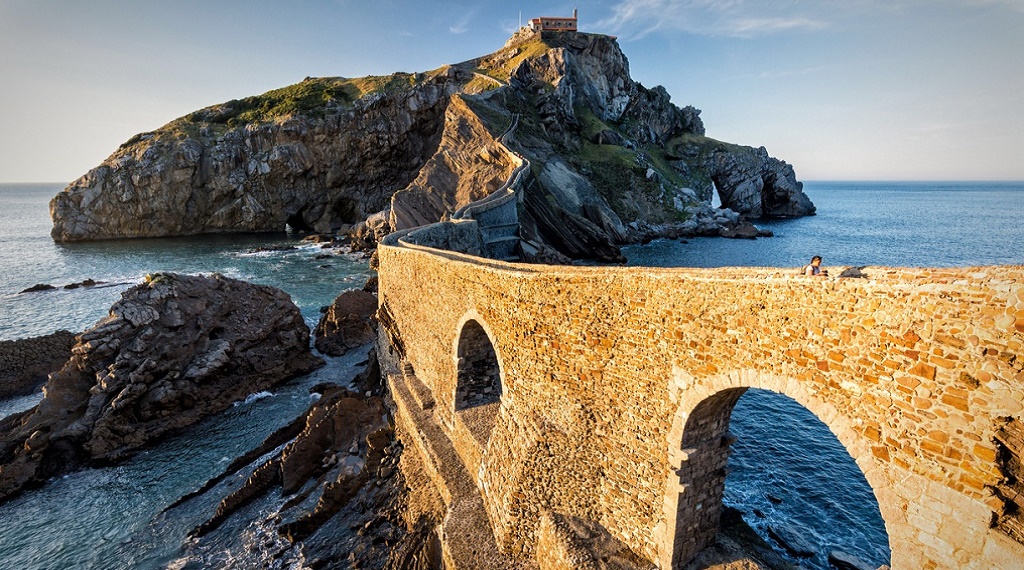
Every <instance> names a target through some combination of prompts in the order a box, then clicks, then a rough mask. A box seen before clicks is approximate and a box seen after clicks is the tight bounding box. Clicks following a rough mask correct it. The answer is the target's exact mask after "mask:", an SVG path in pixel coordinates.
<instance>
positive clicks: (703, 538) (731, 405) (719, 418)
mask: <svg viewBox="0 0 1024 570" xmlns="http://www.w3.org/2000/svg"><path fill="white" fill-rule="evenodd" d="M682 450H683V456H684V460H683V462H682V466H681V469H680V470H679V471H678V473H679V475H680V483H681V484H682V485H683V492H682V493H681V494H680V497H679V503H678V511H677V521H676V536H675V540H674V550H673V567H674V568H675V567H681V565H682V564H685V563H687V562H689V561H690V560H691V559H692V558H693V556H694V555H695V554H696V553H697V552H699V551H700V550H701V549H702V548H704V547H706V546H709V545H711V544H713V543H714V541H715V536H716V535H717V532H718V529H719V526H718V525H719V520H720V519H721V516H722V513H723V512H724V509H725V507H726V506H727V507H731V508H733V509H736V510H738V511H740V513H741V514H742V517H743V520H744V522H745V523H746V524H748V525H749V526H751V527H753V528H754V529H755V531H757V532H758V534H759V535H761V536H762V538H764V539H765V541H766V542H767V543H768V544H770V545H771V546H772V547H773V548H774V549H775V550H776V551H777V552H778V553H779V554H781V555H784V556H786V557H789V558H790V560H791V562H794V563H797V564H799V565H800V566H801V567H806V568H814V569H828V568H831V566H830V560H829V557H830V554H832V553H834V552H842V553H846V555H853V556H854V557H856V558H858V559H860V560H861V561H863V562H864V563H866V564H867V565H869V566H870V567H872V568H876V567H879V566H881V565H883V564H889V561H890V556H891V552H890V549H889V539H888V534H887V532H886V528H885V523H884V521H883V520H882V515H881V513H880V509H879V504H878V501H877V500H876V498H875V494H874V491H873V490H872V487H871V485H870V484H869V483H868V481H867V479H866V478H865V477H864V474H863V472H862V471H861V470H860V467H858V466H857V464H856V462H855V461H854V460H853V457H852V456H851V455H850V453H849V451H848V450H847V447H846V446H844V444H843V443H842V442H840V441H839V439H838V438H837V437H836V435H835V434H833V433H832V431H831V430H830V428H829V427H828V426H827V425H826V424H825V423H823V422H822V421H821V420H819V419H818V418H817V416H815V414H814V413H812V412H811V411H810V410H808V409H807V408H805V407H804V406H803V405H801V404H800V403H798V402H797V401H796V400H794V399H792V398H790V397H788V396H786V395H784V394H780V393H777V392H773V391H769V390H763V389H756V388H744V387H739V388H728V389H725V390H722V391H719V392H717V393H714V394H712V395H710V396H708V397H707V398H705V399H704V400H703V401H701V402H700V403H699V404H697V406H696V407H694V408H693V410H692V411H691V412H690V414H689V415H688V417H687V418H686V423H685V427H684V429H683V437H682Z"/></svg>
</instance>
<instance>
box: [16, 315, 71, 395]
mask: <svg viewBox="0 0 1024 570" xmlns="http://www.w3.org/2000/svg"><path fill="white" fill-rule="evenodd" d="M74 344H75V333H73V332H70V331H57V332H55V333H51V334H48V335H43V336H37V337H32V338H23V339H18V340H0V399H3V398H13V397H15V396H25V395H28V394H31V393H32V392H35V391H36V390H38V389H39V387H40V386H42V385H43V384H44V383H46V377H47V375H49V373H50V372H54V371H56V370H60V368H61V367H62V366H63V365H64V363H65V362H67V361H68V358H70V357H71V347H72V346H73V345H74Z"/></svg>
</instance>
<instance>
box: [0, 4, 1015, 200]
mask: <svg viewBox="0 0 1024 570" xmlns="http://www.w3.org/2000/svg"><path fill="white" fill-rule="evenodd" d="M575 6H578V8H579V18H580V29H581V31H588V32H598V33H605V34H612V35H615V36H617V37H618V39H619V44H620V46H621V48H622V50H623V51H624V52H625V54H626V56H627V57H628V58H629V62H630V69H631V72H632V76H633V79H635V80H637V81H639V82H640V83H642V84H643V85H645V86H647V87H653V86H655V85H663V86H665V88H666V89H667V90H668V92H669V93H670V94H671V96H672V101H673V102H674V103H675V104H677V105H679V106H684V105H693V106H694V107H697V108H698V109H701V110H702V114H701V117H702V118H703V120H704V124H705V127H706V129H707V135H708V136H710V137H713V138H716V139H719V140H724V141H728V142H734V143H739V144H745V145H751V146H765V147H766V148H767V149H768V152H769V153H770V154H771V155H772V156H776V157H778V158H781V159H783V160H785V161H787V162H789V163H790V164H792V165H793V166H794V168H795V169H796V173H797V176H798V178H799V179H801V180H1024V0H891V1H881V0H846V1H843V2H840V1H834V0H814V1H804V0H601V1H599V0H594V1H584V0H580V1H579V2H572V1H566V2H563V1H557V0H556V1H549V2H536V1H522V2H510V1H508V0H500V1H498V0H493V1H492V0H465V1H463V0H449V1H437V2H425V1H422V0H421V1H411V0H410V1H406V0H374V1H372V2H366V1H363V0H319V1H314V0H292V1H289V2H283V1H278V2H270V1H263V0H245V1H240V0H203V1H195V0H175V1H173V2H172V1H159V2H157V1H142V0H92V1H88V2H86V1H82V0H0V81H2V83H0V85H2V87H0V182H70V181H72V180H74V179H75V178H78V177H79V176H81V175H83V174H85V173H86V172H87V171H88V170H89V169H91V168H93V167H95V166H97V165H99V164H100V163H101V162H102V161H103V160H104V159H105V158H106V157H107V156H109V155H110V154H111V153H112V152H114V151H115V150H116V149H117V147H118V146H119V145H120V144H121V143H123V142H124V141H126V140H128V139H129V138H131V137H132V136H133V135H134V134H136V133H139V132H145V131H150V130H153V129H156V128H158V127H160V126H162V125H164V124H166V123H168V122H170V121H171V120H173V119H175V118H177V117H180V116H183V115H185V114H188V113H189V112H191V111H194V110H196V109H200V108H203V107H206V106H209V105H212V104H215V103H221V102H224V101H228V100H231V99H237V98H241V97H246V96H249V95H257V94H260V93H263V92H266V91H269V90H271V89H275V88H278V87H283V86H285V85H290V84H292V83H296V82H298V81H301V80H302V79H303V78H305V77H307V76H311V77H320V76H343V77H359V76H363V75H387V74H390V73H393V72H396V71H409V72H414V71H426V70H430V69H435V68H437V67H440V66H442V65H444V64H446V63H457V62H460V61H465V60H467V59H472V58H474V57H477V56H481V55H485V54H488V53H491V52H493V51H496V50H497V49H499V48H500V47H501V46H502V44H503V43H504V42H505V40H506V39H507V38H508V36H510V35H511V34H512V33H513V32H514V31H515V30H516V29H517V28H518V25H519V22H520V17H522V21H524V22H525V21H527V20H529V18H531V17H536V16H541V15H544V16H559V15H569V14H571V12H572V9H573V7H575Z"/></svg>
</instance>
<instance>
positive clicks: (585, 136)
mask: <svg viewBox="0 0 1024 570" xmlns="http://www.w3.org/2000/svg"><path fill="white" fill-rule="evenodd" d="M514 123H515V124H516V128H515V132H514V133H513V134H514V136H511V137H506V138H505V139H504V143H505V144H506V145H507V146H508V147H509V148H510V149H511V150H513V151H514V152H516V153H518V154H520V155H521V156H523V157H525V158H527V159H529V161H530V163H531V172H530V173H529V174H530V176H529V179H528V180H527V182H526V192H525V195H524V198H523V201H522V204H521V207H520V218H521V220H522V222H523V224H522V225H523V234H524V235H523V237H524V238H526V239H531V240H534V241H535V242H537V243H541V244H546V245H548V246H550V247H552V248H553V249H555V250H557V251H559V252H561V253H563V254H565V255H568V256H570V257H574V258H596V259H605V260H611V259H617V258H618V256H619V254H618V249H617V247H616V246H617V245H619V244H624V243H631V242H637V241H641V240H646V239H650V238H652V237H656V236H661V235H671V236H677V235H694V234H708V235H712V234H717V233H718V232H719V231H720V230H721V229H722V228H726V227H734V226H736V225H737V223H740V222H741V221H742V220H741V217H749V218H761V217H788V216H801V215H809V214H813V213H814V206H813V205H812V204H811V202H810V200H808V198H807V196H806V195H804V194H803V192H802V185H801V183H800V182H798V181H797V180H796V177H795V174H794V172H793V169H792V167H791V166H790V165H788V164H787V163H785V162H783V161H781V160H778V159H776V158H772V157H770V156H769V155H768V153H767V151H766V150H765V149H764V148H763V147H762V148H757V149H755V148H752V147H744V146H739V145H733V144H728V143H724V142H721V141H717V140H714V139H712V138H709V137H707V136H706V134H705V128H704V125H703V122H702V121H701V119H700V111H699V110H697V109H695V108H693V107H690V106H686V107H682V108H680V107H677V106H676V105H674V104H673V103H672V102H671V100H670V97H669V94H668V93H667V92H666V91H665V89H664V88H662V87H654V88H650V89H649V88H646V87H644V86H643V85H641V84H639V83H638V82H635V81H633V80H632V79H631V77H630V74H629V63H628V60H627V59H626V56H625V55H624V54H623V53H622V51H621V49H620V48H619V45H618V43H617V41H616V40H615V39H614V38H612V37H610V36H604V35H598V34H584V33H576V32H562V33H548V32H544V33H541V32H532V31H529V30H525V29H524V30H520V31H519V32H517V33H516V34H515V35H513V36H512V37H511V38H510V39H509V40H508V42H506V44H505V45H504V46H503V47H502V48H501V49H500V50H498V51H496V52H494V53H492V54H489V55H487V56H483V57H480V58H476V59H472V60H469V61H466V62H462V63H458V64H454V65H449V66H444V67H442V68H440V69H437V70H433V71H429V72H422V73H396V74H393V75H390V76H383V77H364V78H357V79H350V78H341V77H334V78H307V79H305V80H303V81H302V82H300V83H297V84H295V85H291V86H288V87H284V88H281V89H276V90H273V91H270V92H267V93H264V94H263V95H259V96H254V97H247V98H244V99H240V100H234V101H228V102H226V103H222V104H219V105H213V106H210V107H207V108H205V109H201V110H198V111H195V112H193V113H190V114H188V115H186V116H184V117H181V118H178V119H176V120H174V121H171V122H170V123H168V124H167V125H165V126H163V127H161V128H159V129H157V130H155V131H152V132H147V133H141V134H139V135H136V136H135V137H132V138H131V139H130V140H129V141H127V142H126V143H124V144H123V145H121V147H120V148H119V149H117V150H116V151H115V152H114V153H113V154H112V155H111V156H110V157H109V158H108V159H107V160H105V161H104V162H103V163H102V164H101V165H100V166H98V167H97V168H95V169H93V170H91V171H89V172H88V173H87V174H85V175H84V176H82V177H81V178H79V179H78V180H76V181H75V182H73V183H72V184H71V185H69V186H68V187H67V188H66V189H65V190H64V191H62V192H61V193H60V194H58V195H57V196H56V197H55V198H54V199H53V200H52V201H51V204H50V212H51V217H52V219H53V223H54V226H53V230H52V232H51V235H52V237H53V238H54V240H56V241H77V240H91V239H109V238H122V237H157V236H175V235H193V234H202V233H218V232H253V231H281V230H283V229H284V228H285V225H286V224H287V225H290V226H291V227H293V228H295V229H297V230H302V231H315V232H321V233H341V234H347V235H349V236H351V237H352V238H353V239H355V240H357V241H359V242H361V243H363V244H364V245H371V246H372V244H373V243H374V242H375V241H376V240H377V239H380V238H382V237H383V236H384V235H386V234H387V233H389V232H391V231H395V230H398V229H404V228H408V227H413V226H417V225H421V224H425V223H429V222H434V221H438V220H440V219H444V218H446V217H447V216H449V215H451V213H452V212H454V211H455V210H457V209H458V208H459V207H461V206H464V205H465V204H468V203H469V202H472V201H474V200H477V199H479V198H482V197H484V196H486V195H488V194H489V193H490V192H492V191H494V190H495V189H497V188H498V187H500V186H501V184H502V183H503V182H504V180H505V179H506V178H507V177H508V176H509V175H510V173H511V172H512V170H513V169H514V167H515V165H514V164H513V163H512V161H511V160H510V159H509V157H508V153H506V152H499V150H500V149H499V145H501V144H502V143H501V142H499V141H498V138H499V137H501V136H502V135H503V134H505V132H506V130H507V129H509V127H510V126H512V125H513V124H514ZM716 191H717V192H718V194H719V196H720V198H721V203H722V207H723V209H721V210H717V209H713V208H712V207H711V201H712V195H713V193H714V192H716Z"/></svg>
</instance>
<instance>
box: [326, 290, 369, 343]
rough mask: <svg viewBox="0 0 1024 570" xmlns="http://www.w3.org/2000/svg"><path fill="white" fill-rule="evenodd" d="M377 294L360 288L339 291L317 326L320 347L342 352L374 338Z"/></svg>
mask: <svg viewBox="0 0 1024 570" xmlns="http://www.w3.org/2000/svg"><path fill="white" fill-rule="evenodd" d="M376 313H377V297H376V296H375V295H374V294H373V293H368V292H366V291H363V290H360V289H350V290H348V291H345V292H343V293H342V294H341V295H338V297H337V298H336V299H334V303H332V304H331V305H330V306H329V307H327V311H325V312H324V314H323V316H321V317H320V322H319V323H317V325H316V328H315V329H313V334H314V336H315V337H316V349H317V350H319V351H320V352H322V353H323V354H326V355H329V356H341V355H342V354H345V353H346V352H348V351H349V350H351V349H353V348H356V347H358V346H361V345H364V344H366V343H368V342H372V341H373V339H374V338H375V334H374V322H375V321H374V315H375V314H376Z"/></svg>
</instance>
